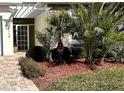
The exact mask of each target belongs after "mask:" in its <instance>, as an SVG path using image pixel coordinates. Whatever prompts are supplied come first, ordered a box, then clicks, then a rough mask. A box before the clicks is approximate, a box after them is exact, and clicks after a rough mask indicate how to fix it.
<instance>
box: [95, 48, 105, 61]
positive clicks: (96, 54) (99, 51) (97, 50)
mask: <svg viewBox="0 0 124 93" xmlns="http://www.w3.org/2000/svg"><path fill="white" fill-rule="evenodd" d="M102 57H103V53H102V50H101V49H99V48H97V49H96V50H95V51H94V53H93V58H95V59H101V58H102Z"/></svg>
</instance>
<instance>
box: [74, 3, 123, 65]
mask: <svg viewBox="0 0 124 93" xmlns="http://www.w3.org/2000/svg"><path fill="white" fill-rule="evenodd" d="M120 4H121V3H88V4H78V5H73V8H74V10H75V12H76V13H77V16H79V17H80V19H81V21H82V24H83V25H82V29H83V34H82V37H83V40H84V42H85V46H84V47H85V50H86V53H87V56H86V62H88V63H90V64H92V62H93V56H92V55H93V53H94V51H95V49H96V48H97V43H98V41H99V40H101V42H102V43H103V44H104V38H103V37H105V36H106V34H107V32H109V31H115V30H116V27H117V25H118V24H120V23H121V22H123V21H124V11H123V6H119V5H120ZM103 50H104V52H105V48H103ZM103 54H104V53H103Z"/></svg>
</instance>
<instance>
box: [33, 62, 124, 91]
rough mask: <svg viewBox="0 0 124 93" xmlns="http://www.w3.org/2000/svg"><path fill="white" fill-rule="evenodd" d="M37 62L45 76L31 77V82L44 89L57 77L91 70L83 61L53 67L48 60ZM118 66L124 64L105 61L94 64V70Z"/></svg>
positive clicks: (60, 77)
mask: <svg viewBox="0 0 124 93" xmlns="http://www.w3.org/2000/svg"><path fill="white" fill-rule="evenodd" d="M38 64H39V65H40V66H41V67H42V68H43V69H45V71H46V73H45V76H43V77H39V78H37V79H33V82H34V83H35V85H36V86H37V87H38V88H39V89H40V90H44V89H45V88H46V87H47V86H48V85H50V84H51V83H53V82H55V81H57V80H59V79H62V78H65V77H69V76H72V75H76V74H81V73H86V72H90V71H92V70H91V69H90V68H91V67H89V66H87V65H86V64H84V63H83V62H74V63H72V64H70V65H58V66H54V67H49V64H48V62H39V63H38ZM118 67H124V65H122V64H119V63H116V64H114V63H108V62H105V63H104V64H102V65H101V66H94V68H95V69H96V70H98V69H103V68H110V69H111V68H118Z"/></svg>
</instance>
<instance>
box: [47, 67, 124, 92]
mask: <svg viewBox="0 0 124 93" xmlns="http://www.w3.org/2000/svg"><path fill="white" fill-rule="evenodd" d="M46 90H52V91H81V90H89V91H90V90H92V91H93V90H106V91H108V90H124V68H119V69H114V70H100V71H95V72H90V73H86V74H81V75H75V76H72V77H68V78H65V79H62V80H59V81H57V82H55V83H53V84H51V85H49V86H48V87H47V88H46Z"/></svg>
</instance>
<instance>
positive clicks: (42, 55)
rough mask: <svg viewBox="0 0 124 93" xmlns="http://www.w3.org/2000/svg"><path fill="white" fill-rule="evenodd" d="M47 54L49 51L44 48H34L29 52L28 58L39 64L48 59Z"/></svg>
mask: <svg viewBox="0 0 124 93" xmlns="http://www.w3.org/2000/svg"><path fill="white" fill-rule="evenodd" d="M47 52H48V51H47V49H46V48H44V47H40V46H34V47H32V48H30V49H29V50H28V51H27V53H26V57H28V58H32V59H33V60H35V61H37V62H41V61H43V60H45V59H46V57H47Z"/></svg>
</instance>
